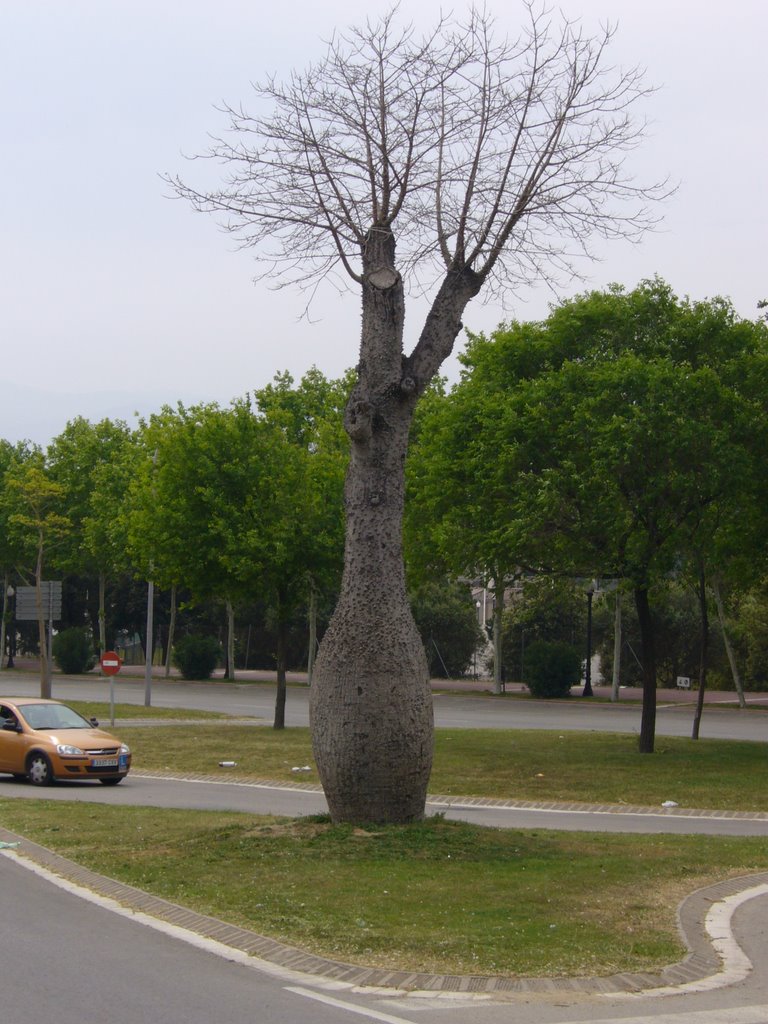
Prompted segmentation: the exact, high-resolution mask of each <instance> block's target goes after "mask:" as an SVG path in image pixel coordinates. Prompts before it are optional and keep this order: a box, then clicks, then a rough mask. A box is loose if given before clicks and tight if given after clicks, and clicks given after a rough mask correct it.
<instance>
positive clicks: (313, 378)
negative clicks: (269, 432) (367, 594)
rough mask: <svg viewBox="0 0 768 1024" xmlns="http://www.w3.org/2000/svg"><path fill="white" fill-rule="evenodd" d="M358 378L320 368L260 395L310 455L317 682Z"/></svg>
mask: <svg viewBox="0 0 768 1024" xmlns="http://www.w3.org/2000/svg"><path fill="white" fill-rule="evenodd" d="M352 384H353V380H352V376H351V374H348V375H347V376H346V378H342V379H341V380H328V379H327V378H326V377H324V376H323V374H322V373H321V372H320V371H319V370H318V369H316V368H313V369H312V370H310V371H308V372H307V373H306V374H305V375H304V376H303V377H302V379H301V381H300V383H299V384H298V386H295V385H294V381H293V378H292V377H291V376H290V374H287V373H285V374H280V375H278V376H277V377H276V378H275V380H274V382H273V383H272V384H269V385H267V387H265V388H262V389H261V390H259V391H257V392H256V394H255V398H256V402H257V406H258V408H259V411H260V412H261V413H262V414H263V415H264V417H265V419H266V420H267V422H269V423H272V424H273V425H275V426H276V427H279V428H280V429H281V430H282V431H283V433H284V434H285V437H286V439H287V441H288V442H289V443H290V444H291V446H293V447H296V448H297V449H298V450H300V451H301V452H302V453H303V454H304V456H305V474H306V475H305V481H304V489H305V494H304V499H305V502H304V515H305V516H306V517H307V525H308V527H309V530H310V531H311V533H312V535H313V540H312V542H311V543H310V544H309V545H307V546H306V547H305V548H304V550H303V552H302V557H303V559H304V564H305V573H306V585H307V591H308V593H309V634H310V635H309V643H308V659H307V676H308V680H309V682H310V684H311V682H312V676H313V669H314V661H315V654H316V648H317V616H318V606H319V603H320V602H321V601H328V600H329V599H331V598H333V599H335V598H336V596H337V595H338V590H339V582H340V579H341V570H342V565H343V553H344V517H343V508H342V496H343V490H344V474H345V470H346V463H347V459H348V457H349V440H348V438H347V435H346V432H345V431H344V426H343V418H344V406H345V404H346V402H347V398H348V396H349V392H350V390H351V388H352Z"/></svg>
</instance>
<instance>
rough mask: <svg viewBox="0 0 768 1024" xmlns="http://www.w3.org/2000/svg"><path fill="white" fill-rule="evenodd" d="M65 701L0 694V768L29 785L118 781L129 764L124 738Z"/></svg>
mask: <svg viewBox="0 0 768 1024" xmlns="http://www.w3.org/2000/svg"><path fill="white" fill-rule="evenodd" d="M98 725H99V723H98V722H97V721H96V719H95V718H92V719H91V720H90V722H89V721H88V719H86V718H83V716H82V715H80V714H78V713H77V711H74V710H73V709H72V708H70V707H67V705H66V704H60V703H59V701H57V700H42V699H41V698H39V697H0V772H5V773H8V774H10V775H13V776H14V778H17V779H25V778H26V779H29V781H30V782H31V783H32V784H33V785H35V786H47V785H50V783H51V782H53V781H54V779H98V780H99V782H103V783H104V785H105V786H116V785H117V783H118V782H122V781H123V779H124V778H125V776H126V775H127V774H128V771H129V769H130V767H131V752H130V750H129V749H128V747H126V745H125V744H124V743H121V742H120V740H118V739H115V737H114V736H111V735H110V734H109V733H108V732H103V731H102V730H101V729H99V728H98Z"/></svg>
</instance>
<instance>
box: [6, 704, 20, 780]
mask: <svg viewBox="0 0 768 1024" xmlns="http://www.w3.org/2000/svg"><path fill="white" fill-rule="evenodd" d="M6 722H18V719H17V717H16V715H15V713H14V712H13V710H12V709H11V708H10V707H8V705H7V704H5V703H3V702H2V701H0V772H23V771H24V764H23V760H24V745H23V743H22V739H21V735H20V733H18V732H15V731H14V730H12V729H7V728H5V725H6Z"/></svg>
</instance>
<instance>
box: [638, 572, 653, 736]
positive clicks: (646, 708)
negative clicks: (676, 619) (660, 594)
mask: <svg viewBox="0 0 768 1024" xmlns="http://www.w3.org/2000/svg"><path fill="white" fill-rule="evenodd" d="M635 608H636V609H637V619H638V624H639V626H640V642H641V646H642V660H643V711H642V715H641V718H640V742H639V750H640V753H641V754H652V753H653V750H654V745H655V741H656V644H655V642H654V635H653V617H652V616H651V606H650V604H649V601H648V591H647V590H646V588H645V587H637V588H635Z"/></svg>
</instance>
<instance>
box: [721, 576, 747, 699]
mask: <svg viewBox="0 0 768 1024" xmlns="http://www.w3.org/2000/svg"><path fill="white" fill-rule="evenodd" d="M712 593H713V594H714V595H715V605H716V606H717V619H718V622H719V623H720V630H721V632H722V634H723V644H724V645H725V653H726V654H727V655H728V664H729V665H730V666H731V676H732V677H733V685H734V686H735V687H736V693H737V694H738V697H739V707H740V708H745V707H746V706H747V700H746V698H745V696H744V686H743V685H742V682H741V674H740V673H739V666H738V664H737V662H736V655H735V653H734V650H733V645H732V644H731V638H730V636H729V635H728V629H727V626H726V622H725V608H724V607H723V597H722V594H721V593H720V581H719V580H718V579H717V577H715V578H714V580H713V581H712Z"/></svg>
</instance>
